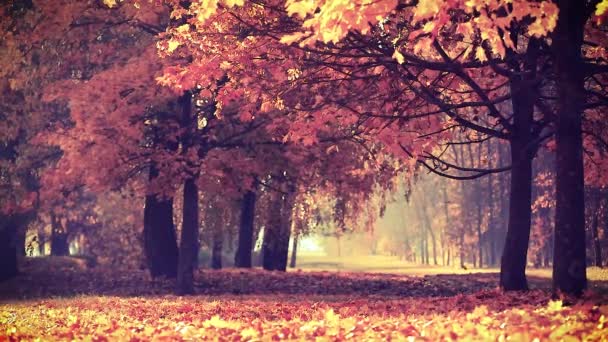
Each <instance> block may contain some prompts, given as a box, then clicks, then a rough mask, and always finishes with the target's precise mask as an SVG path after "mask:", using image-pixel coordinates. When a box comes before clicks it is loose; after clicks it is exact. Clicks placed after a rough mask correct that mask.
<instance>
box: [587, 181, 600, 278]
mask: <svg viewBox="0 0 608 342" xmlns="http://www.w3.org/2000/svg"><path fill="white" fill-rule="evenodd" d="M590 191H591V193H592V194H591V198H592V200H593V209H592V212H591V215H592V218H591V241H592V244H593V261H594V264H595V266H597V267H602V247H601V245H600V236H599V216H600V213H601V203H600V196H599V190H598V189H591V190H590Z"/></svg>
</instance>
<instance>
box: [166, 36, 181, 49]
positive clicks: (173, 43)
mask: <svg viewBox="0 0 608 342" xmlns="http://www.w3.org/2000/svg"><path fill="white" fill-rule="evenodd" d="M178 47H179V42H178V41H177V40H174V39H171V40H170V41H169V44H168V46H167V51H168V52H173V51H175V49H177V48H178Z"/></svg>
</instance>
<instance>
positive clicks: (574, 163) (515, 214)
mask: <svg viewBox="0 0 608 342" xmlns="http://www.w3.org/2000/svg"><path fill="white" fill-rule="evenodd" d="M105 3H106V4H107V5H108V6H109V7H110V8H105V7H103V6H100V5H99V4H93V3H85V2H83V3H77V4H74V3H71V2H69V1H68V2H66V3H61V4H60V3H53V4H48V3H47V4H45V3H42V2H29V1H16V0H15V1H12V2H9V4H7V5H4V7H3V8H2V9H3V11H4V13H5V14H4V16H5V17H6V18H7V19H10V20H3V25H5V26H4V27H3V29H4V31H5V32H9V34H8V35H7V37H6V38H3V41H2V45H3V47H5V48H6V49H5V50H6V51H7V52H6V53H5V55H4V58H3V60H4V61H5V62H6V63H7V64H10V65H11V67H9V68H6V69H5V70H6V71H3V72H4V74H3V75H2V76H4V77H3V79H6V82H5V84H4V85H3V89H4V90H3V94H8V97H9V98H10V101H6V103H7V104H14V105H13V106H12V107H9V108H7V110H5V111H3V112H5V113H7V114H6V115H8V116H9V118H12V119H9V121H11V120H12V121H13V122H16V123H19V125H25V126H23V127H22V128H21V129H16V130H15V129H14V128H12V127H11V128H10V130H9V129H8V128H7V130H9V131H10V132H11V134H10V135H8V137H9V138H7V139H5V141H6V142H5V143H4V144H5V146H9V145H10V146H18V147H21V146H23V147H25V146H31V145H32V143H35V142H37V143H45V144H52V145H58V147H59V148H58V149H57V148H47V149H48V150H50V151H51V152H55V153H54V154H53V153H50V152H49V154H42V153H41V152H40V151H37V152H34V153H33V155H34V156H36V157H37V159H40V160H42V162H39V164H42V165H41V166H39V167H31V166H30V167H27V166H25V164H24V163H22V162H21V160H24V159H25V158H24V156H25V154H24V153H16V154H15V156H13V157H10V156H9V157H8V158H4V159H3V160H7V166H6V170H8V171H7V174H10V175H11V176H10V177H14V175H19V174H20V170H30V171H28V172H31V171H32V170H39V169H41V167H42V166H45V165H49V164H52V165H53V166H52V168H51V169H50V170H45V172H44V175H42V180H43V181H42V183H43V184H44V187H43V193H42V194H41V196H39V197H38V198H37V200H36V202H37V205H39V206H42V205H44V203H48V202H49V200H48V199H49V198H52V197H53V196H56V195H57V194H64V193H65V192H66V191H67V192H71V191H73V189H74V188H76V187H78V186H81V185H82V184H85V185H86V186H87V187H88V188H90V189H92V190H93V191H103V190H105V189H108V188H120V187H123V186H124V185H125V184H131V185H132V186H134V187H135V188H138V189H139V190H138V191H140V193H142V192H143V193H145V194H147V195H148V196H147V197H146V208H147V209H146V210H145V211H144V232H145V233H144V242H145V243H144V246H145V250H146V253H147V258H148V264H149V266H150V269H151V270H153V269H154V267H156V266H153V265H160V264H162V263H165V264H166V265H164V266H159V272H158V274H163V273H165V274H167V275H173V274H169V273H172V271H163V269H167V270H168V269H170V268H171V265H174V264H175V261H174V260H176V259H175V258H177V264H178V265H179V267H178V272H177V276H178V289H179V292H182V293H187V292H191V291H192V271H193V268H194V258H195V255H196V250H197V241H198V225H199V221H200V220H199V204H198V203H199V202H198V201H199V196H198V194H199V189H203V190H204V193H209V194H213V193H219V192H223V193H224V196H226V197H228V196H229V194H230V193H233V194H234V196H235V197H236V198H238V197H239V196H243V194H250V193H255V192H259V191H261V190H260V189H261V188H267V189H271V190H272V192H270V194H274V195H269V198H271V199H270V200H269V203H270V204H269V205H268V208H269V210H270V212H271V213H273V214H270V215H268V216H269V219H268V220H267V221H266V222H265V231H266V232H272V233H270V234H265V235H268V236H274V237H276V239H277V241H276V242H268V243H265V244H264V250H265V255H266V254H268V255H276V257H274V258H273V259H272V260H274V261H272V262H270V261H268V263H265V264H266V265H265V266H266V268H270V269H275V268H283V265H284V264H285V261H284V260H283V259H284V257H282V256H283V255H285V254H286V250H287V249H286V247H285V246H286V242H285V241H287V243H288V241H289V240H288V239H287V238H286V235H288V232H289V231H290V229H289V227H290V226H291V221H292V220H293V217H294V215H293V213H294V210H293V208H294V207H296V208H297V207H298V203H300V202H299V201H298V199H299V198H301V197H302V196H303V195H304V194H311V193H312V194H325V195H329V196H331V197H335V198H336V199H335V200H334V201H332V202H331V203H333V204H334V205H335V208H334V209H336V210H334V214H335V216H336V219H337V221H338V222H347V221H348V220H351V221H352V220H353V217H355V216H356V215H349V213H350V214H353V213H361V212H364V211H363V210H360V209H361V208H364V207H365V204H364V203H365V201H364V200H365V199H368V198H369V197H370V194H372V192H373V191H375V190H377V188H378V187H380V188H382V189H389V188H391V187H392V181H391V180H392V179H393V178H394V176H395V174H396V173H397V172H400V171H407V172H408V173H409V174H413V173H414V172H413V171H414V170H415V169H416V164H418V165H422V167H424V168H426V169H428V170H430V171H432V172H434V173H437V174H439V175H442V176H444V177H447V178H451V179H456V180H466V179H476V178H480V177H482V176H487V178H486V179H482V180H479V181H476V182H474V183H458V184H459V185H456V184H457V183H450V184H453V186H452V188H453V189H456V188H457V187H461V189H460V191H459V194H461V195H462V196H463V198H465V197H466V198H472V199H475V200H476V201H477V204H475V203H474V202H475V201H473V203H472V202H471V201H467V202H464V201H463V203H465V204H466V208H460V211H461V214H459V215H457V216H458V218H459V220H462V222H463V223H462V224H461V226H462V228H461V229H458V228H455V229H452V227H450V234H455V235H456V236H457V241H460V243H459V246H464V245H465V241H464V240H465V237H464V235H466V233H465V231H466V229H474V231H473V232H472V233H473V234H476V235H477V236H478V241H479V246H478V247H479V248H478V251H477V253H474V254H471V255H470V256H469V258H472V259H475V260H477V262H478V263H479V264H485V263H487V262H484V261H483V259H484V254H485V253H484V251H483V250H484V246H483V245H484V243H482V242H481V240H482V239H480V238H481V236H482V235H483V231H482V227H483V226H484V224H485V225H486V226H487V227H493V225H491V224H490V225H489V224H487V223H484V220H485V215H482V211H483V208H482V206H481V202H480V196H479V194H480V193H482V191H481V189H483V188H484V187H492V188H494V189H496V188H498V187H500V186H506V184H507V183H506V181H505V179H504V177H503V176H499V175H496V176H494V174H496V173H500V172H505V171H509V173H510V177H509V179H510V186H509V190H508V196H509V201H508V210H505V212H504V213H503V214H504V215H505V216H507V222H508V224H507V229H506V232H505V245H504V249H503V253H502V259H501V281H500V282H501V286H502V287H503V288H504V289H506V290H522V289H526V288H527V282H526V279H525V272H524V271H525V267H526V262H527V252H528V245H529V239H530V232H531V227H532V207H533V205H532V204H533V203H532V193H533V186H532V181H533V166H532V165H533V160H534V159H535V158H536V156H537V155H538V154H539V153H538V151H539V149H540V148H541V147H544V146H546V145H547V144H549V145H552V148H553V149H554V151H555V155H556V161H555V164H556V173H555V174H556V178H555V179H556V192H555V200H556V205H555V208H556V209H555V215H556V216H555V230H554V231H555V233H554V248H553V250H554V251H555V252H554V256H553V259H554V264H553V265H554V287H555V289H556V290H557V291H564V292H569V293H580V292H581V291H582V290H583V289H584V288H585V286H586V275H585V266H586V260H585V231H584V226H585V225H584V211H585V205H584V172H583V170H584V169H585V167H584V159H583V151H587V150H590V151H592V152H593V154H592V155H589V158H588V159H589V160H590V162H589V163H588V166H587V169H589V170H591V169H593V167H594V166H593V165H595V166H596V167H597V168H600V170H601V165H602V163H603V158H601V157H602V156H603V154H602V153H603V152H602V151H603V150H604V149H605V146H606V145H605V140H604V139H603V137H604V136H605V133H604V131H603V130H602V127H603V124H602V123H603V120H602V119H603V115H602V109H603V108H604V107H605V106H606V101H605V99H606V93H605V86H606V74H607V73H606V61H607V58H606V56H607V55H606V50H605V44H606V41H605V38H606V34H605V27H604V26H602V24H601V22H600V21H596V20H591V19H592V17H593V14H594V11H595V10H596V8H599V9H598V11H597V13H596V15H597V16H598V17H599V16H600V15H601V14H602V11H603V10H602V9H605V6H600V7H598V6H597V5H598V4H599V1H587V2H585V3H584V4H581V3H580V2H577V1H573V0H560V1H556V2H550V1H538V2H537V1H526V0H519V1H515V2H509V3H502V2H494V3H491V4H488V3H486V2H485V1H469V2H466V3H463V4H461V3H459V2H443V1H431V0H425V1H419V2H417V3H416V4H409V3H400V2H397V1H394V0H390V1H376V2H369V3H368V2H361V3H351V2H348V3H346V2H336V3H334V2H331V1H329V2H318V3H317V2H314V1H313V2H310V1H304V2H302V1H291V0H290V1H286V2H282V1H268V2H251V3H250V2H242V1H236V2H235V1H225V2H212V3H208V2H205V1H200V2H199V1H192V2H183V3H182V2H176V1H166V2H164V3H154V4H147V3H146V4H140V3H131V2H129V1H125V2H123V3H119V4H117V3H116V2H114V1H111V2H109V1H106V2H105ZM49 18H52V20H49ZM66 48H67V50H69V51H70V53H69V54H67V55H66V54H63V53H62V52H63V51H64V50H65V49H66ZM114 51H118V52H114ZM159 55H160V57H162V58H159ZM15 60H20V61H22V63H20V64H17V65H15V63H11V61H15ZM43 95H44V96H43ZM49 112H52V113H55V114H54V115H53V116H49V115H48V114H47V113H49ZM20 116H21V117H25V118H27V120H25V121H24V120H19V119H18V118H19V117H20ZM22 122H25V123H22ZM583 132H584V133H585V137H586V138H588V139H589V141H587V140H586V141H585V142H586V144H585V145H583V136H584V135H583ZM34 137H36V139H33V138H34ZM553 141H554V143H553ZM506 145H508V146H509V150H510V158H504V160H496V159H494V158H492V157H491V156H493V155H496V154H497V153H498V155H499V156H500V157H501V158H503V157H505V154H506V153H507V152H506V151H507V148H506ZM550 147H551V146H550ZM11 148H12V150H16V149H18V148H17V147H11ZM36 148H37V149H40V148H42V147H36ZM7 150H10V149H9V148H7ZM57 151H60V152H57ZM497 151H498V152H497ZM57 154H59V155H60V156H61V158H60V159H59V160H58V161H57V162H49V161H52V160H53V158H54V159H56V158H58V155H57ZM17 155H18V157H17ZM41 155H43V156H44V157H45V158H40V156H41ZM484 155H485V156H486V157H485V158H484V157H483V156H484ZM465 156H466V157H467V158H465ZM23 167H25V169H24V168H23ZM143 172H146V173H147V177H144V178H147V179H142V176H141V175H142V173H143ZM588 173H589V171H588ZM591 173H592V172H591ZM596 174H598V175H599V174H601V172H596ZM36 176H37V175H33V177H32V178H33V179H36V178H37V177H36ZM596 178H597V179H596V181H595V183H594V184H596V186H599V187H602V186H603V182H602V181H603V177H601V176H598V177H596ZM3 179H4V178H3ZM5 179H8V176H5ZM484 182H485V183H486V184H485V185H484ZM23 184H25V183H22V182H19V186H20V187H22V188H24V187H23V186H22V185H23ZM11 186H13V187H14V184H12V185H11ZM36 188H37V187H36V186H35V185H34V186H31V187H30V188H27V187H25V190H24V191H22V192H21V193H23V194H24V195H22V196H17V197H15V196H16V195H11V196H13V197H15V199H14V200H12V201H13V202H14V203H13V204H11V205H10V206H7V208H8V207H10V209H12V210H5V211H6V212H12V214H10V216H11V217H15V215H17V214H15V213H16V212H23V210H18V208H20V207H26V206H27V201H26V199H30V201H32V198H33V197H32V196H29V195H27V194H29V193H31V192H32V191H34V190H35V189H36ZM11 189H12V188H11ZM177 189H183V190H182V198H181V202H182V205H181V206H182V215H181V218H182V222H181V226H180V231H181V241H180V246H179V248H177V247H176V246H175V245H173V243H172V242H171V241H174V240H175V238H173V237H174V236H175V234H174V233H172V232H173V229H174V228H173V223H172V217H171V216H172V214H171V210H172V208H173V207H174V205H175V203H173V202H174V200H173V198H174V197H175V194H176V190H177ZM445 189H446V190H445V191H446V193H447V194H451V193H452V191H453V189H450V188H449V187H447V186H446V188H445ZM503 189H504V188H500V190H501V191H502V190H503ZM11 191H12V190H11ZM504 191H506V190H504ZM11 193H12V194H19V193H20V192H18V191H12V192H11ZM26 195H27V196H26ZM250 196H254V195H250ZM452 196H453V194H452ZM313 197H314V196H313ZM7 198H8V197H7ZM499 198H502V197H492V196H489V197H488V200H490V201H492V203H491V205H492V206H498V205H499V204H498V203H501V204H500V205H503V208H504V205H505V202H504V201H503V202H500V201H498V199H499ZM494 199H497V201H496V204H494V203H493V201H494ZM414 200H416V199H415V198H414ZM418 200H419V201H424V198H422V199H420V198H419V199H418ZM300 201H301V200H300ZM445 202H447V201H445ZM243 203H252V201H251V200H248V201H245V200H243ZM489 205H490V204H489ZM251 206H252V205H251ZM247 207H248V206H247V205H244V208H245V210H243V211H242V212H243V215H242V216H243V219H244V218H249V217H252V216H253V215H251V209H247ZM346 209H348V210H346ZM448 209H449V208H448ZM471 211H473V212H475V211H476V212H477V215H470V212H471ZM275 214H276V215H275ZM19 215H22V214H19ZM418 215H420V216H419V217H421V218H423V221H424V218H425V217H426V215H428V213H426V212H425V211H424V210H422V211H420V212H419V213H418ZM543 215H544V214H543ZM447 216H450V213H449V210H448V213H447V215H446V217H447ZM446 220H447V218H446ZM487 220H490V217H488V218H487ZM245 221H246V220H245ZM7 222H11V221H10V220H9V221H7ZM359 222H363V221H359ZM366 223H367V222H366ZM243 225H244V226H246V227H247V228H244V229H245V232H246V233H247V235H248V234H249V233H248V232H249V230H251V228H250V227H251V224H250V223H247V224H243ZM430 225H431V223H427V226H430ZM12 226H17V225H16V224H12ZM338 226H339V227H341V228H340V229H344V228H345V227H346V226H348V225H347V224H343V223H341V224H339V225H338ZM488 229H489V228H488ZM14 230H15V229H13V228H10V229H9V228H7V229H3V232H4V231H6V232H11V231H14ZM425 231H427V232H432V230H431V229H426V230H425ZM495 233H496V232H493V233H490V235H492V234H495ZM10 234H12V233H10ZM446 234H447V233H446ZM495 236H498V234H496V235H495ZM499 240H500V237H496V238H495V239H494V238H490V239H488V241H490V243H489V244H490V245H492V247H486V249H488V255H487V256H486V257H487V260H490V261H494V260H496V259H497V258H498V252H500V247H497V246H498V245H500V244H501V243H500V241H499ZM432 241H435V239H432ZM493 241H494V242H495V243H494V242H493ZM249 242H250V241H249V238H248V237H247V236H245V235H244V236H243V246H250V245H251V244H250V243H249ZM279 245H280V246H282V247H279ZM486 245H488V244H486ZM239 246H240V244H239ZM425 248H426V247H425ZM427 250H428V249H427ZM176 251H177V252H176ZM284 251H285V252H284ZM275 252H276V253H279V254H280V255H281V257H279V256H278V255H279V254H275ZM176 253H177V254H176ZM460 253H461V257H460V259H461V260H464V259H465V257H464V254H463V251H462V249H461V251H460ZM176 255H177V256H176ZM238 255H245V256H244V257H243V258H244V259H246V258H247V253H245V254H243V252H242V250H240V251H239V252H238ZM473 255H474V257H473ZM268 260H270V259H268ZM271 264H272V265H271ZM153 274H157V272H155V271H153Z"/></svg>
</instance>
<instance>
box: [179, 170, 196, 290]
mask: <svg viewBox="0 0 608 342" xmlns="http://www.w3.org/2000/svg"><path fill="white" fill-rule="evenodd" d="M183 206H184V208H183V215H182V216H183V221H182V236H181V240H180V246H179V264H178V267H177V289H176V292H177V294H178V295H187V294H194V268H195V260H196V257H197V254H198V253H197V252H198V228H199V227H198V223H199V220H198V186H197V185H196V181H195V180H194V179H192V178H190V179H187V180H186V181H185V182H184V204H183Z"/></svg>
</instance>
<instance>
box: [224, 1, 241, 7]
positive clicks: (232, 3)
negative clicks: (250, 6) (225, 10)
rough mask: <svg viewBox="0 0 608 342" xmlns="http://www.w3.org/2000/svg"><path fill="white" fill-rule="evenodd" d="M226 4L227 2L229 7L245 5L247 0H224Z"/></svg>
mask: <svg viewBox="0 0 608 342" xmlns="http://www.w3.org/2000/svg"><path fill="white" fill-rule="evenodd" d="M224 4H226V6H228V7H234V6H243V5H244V4H245V0H224Z"/></svg>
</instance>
